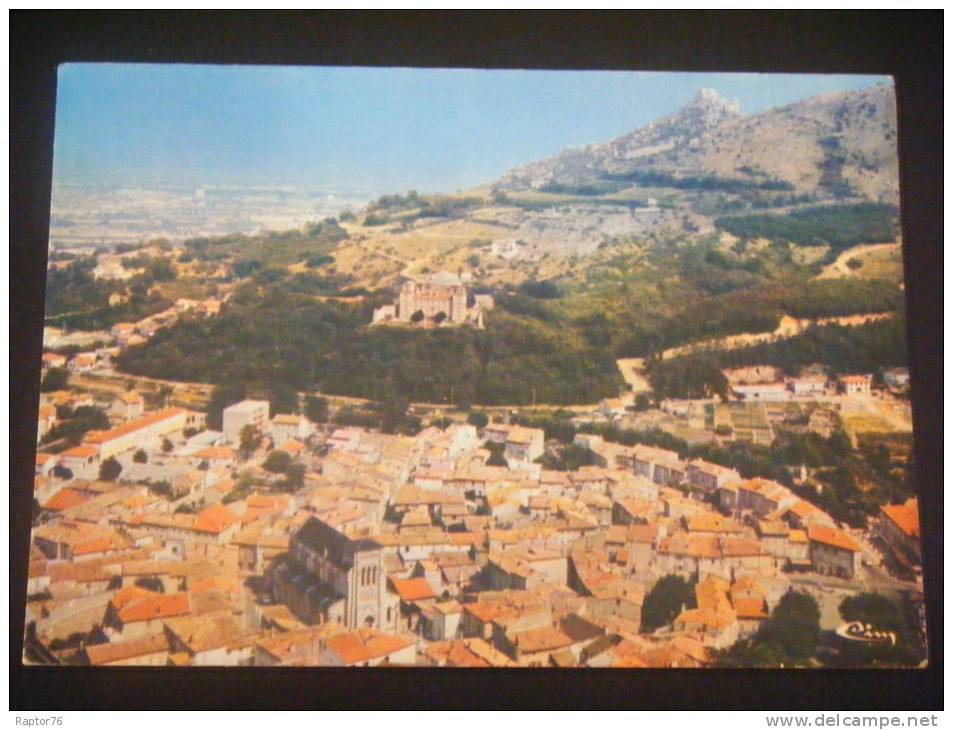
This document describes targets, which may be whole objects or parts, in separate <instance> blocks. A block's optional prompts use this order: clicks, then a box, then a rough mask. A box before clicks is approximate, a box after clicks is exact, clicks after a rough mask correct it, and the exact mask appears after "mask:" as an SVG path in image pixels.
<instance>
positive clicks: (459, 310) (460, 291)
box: [450, 286, 467, 322]
mask: <svg viewBox="0 0 953 730" xmlns="http://www.w3.org/2000/svg"><path fill="white" fill-rule="evenodd" d="M466 318H467V288H466V287H465V286H457V287H454V288H453V295H452V296H451V300H450V321H451V322H463V321H464V320H466Z"/></svg>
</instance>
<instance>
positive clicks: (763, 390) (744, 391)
mask: <svg viewBox="0 0 953 730" xmlns="http://www.w3.org/2000/svg"><path fill="white" fill-rule="evenodd" d="M731 392H732V394H733V395H734V396H735V397H736V398H738V399H739V400H743V401H746V402H757V403H761V402H767V403H779V402H782V401H787V400H790V399H791V391H790V390H788V387H787V386H786V385H785V384H784V383H752V384H741V383H737V384H734V385H732V386H731Z"/></svg>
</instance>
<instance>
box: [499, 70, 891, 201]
mask: <svg viewBox="0 0 953 730" xmlns="http://www.w3.org/2000/svg"><path fill="white" fill-rule="evenodd" d="M896 139H897V138H896V101H895V98H894V94H893V89H892V88H891V87H889V86H887V85H877V86H873V87H870V88H868V89H864V90H861V91H847V92H831V93H827V94H822V95H818V96H813V97H809V98H807V99H803V100H801V101H797V102H793V103H791V104H787V105H784V106H780V107H773V108H771V109H767V110H765V111H763V112H759V113H757V114H752V115H742V114H741V113H740V109H739V106H738V104H737V102H730V101H727V100H725V99H723V98H722V97H721V96H719V95H718V93H717V92H715V91H713V90H710V89H701V90H699V92H698V93H696V95H695V97H694V98H693V99H692V101H690V102H689V103H688V104H686V105H685V106H683V107H682V108H681V109H679V110H677V111H676V112H674V113H673V114H670V115H667V116H665V117H662V118H660V119H658V120H655V121H653V122H651V123H649V124H647V125H644V126H642V127H639V128H637V129H634V130H632V131H631V132H627V133H626V134H623V135H620V136H618V137H615V138H614V139H611V140H608V141H606V142H601V143H597V144H592V145H587V146H585V147H570V148H567V149H564V150H562V151H561V152H559V153H557V154H556V155H553V156H551V157H548V158H545V159H543V160H540V161H537V162H533V163H529V164H526V165H521V166H519V167H515V168H513V169H511V170H509V171H508V172H506V173H505V174H504V175H503V176H502V177H501V178H499V179H498V180H497V181H496V182H495V183H493V188H494V189H497V190H501V191H504V192H505V191H516V190H527V189H529V190H539V189H543V188H546V187H547V186H553V185H564V186H565V185H579V184H584V183H593V182H597V181H605V180H613V179H614V180H619V179H623V180H624V179H626V178H627V177H632V176H635V175H637V174H638V173H644V172H664V173H668V174H676V175H699V176H707V177H719V178H727V179H733V180H739V181H747V182H758V181H760V182H764V181H773V182H777V183H779V184H782V185H784V186H786V187H789V188H790V189H792V190H795V191H797V192H799V193H806V192H810V193H814V192H819V193H820V197H822V198H826V197H831V198H836V197H839V198H863V199H867V200H871V201H876V202H886V203H893V204H896V202H897V200H898V197H899V189H898V170H897V163H896V158H897V152H896ZM779 150H783V151H784V154H779Z"/></svg>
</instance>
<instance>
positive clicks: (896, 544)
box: [874, 497, 920, 567]
mask: <svg viewBox="0 0 953 730" xmlns="http://www.w3.org/2000/svg"><path fill="white" fill-rule="evenodd" d="M874 531H875V533H876V534H877V535H878V536H879V537H880V538H881V539H882V540H883V541H884V542H885V543H886V544H887V546H888V547H889V548H890V549H891V551H892V552H893V554H894V556H895V557H896V558H897V559H898V560H899V561H900V562H901V564H904V565H906V566H910V567H915V566H919V565H920V508H919V505H918V503H917V498H916V497H911V498H910V499H908V500H907V501H906V502H904V503H903V504H885V505H883V506H882V507H881V508H880V514H878V515H877V521H876V523H875V525H874Z"/></svg>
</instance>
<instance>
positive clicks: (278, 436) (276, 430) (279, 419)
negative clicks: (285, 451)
mask: <svg viewBox="0 0 953 730" xmlns="http://www.w3.org/2000/svg"><path fill="white" fill-rule="evenodd" d="M310 436H311V422H310V421H308V419H307V418H305V417H304V416H299V415H297V414H288V413H279V414H277V415H276V416H275V417H274V418H272V419H271V440H272V442H273V443H276V444H283V443H285V442H286V441H292V440H294V441H307V440H308V438H309V437H310Z"/></svg>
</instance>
